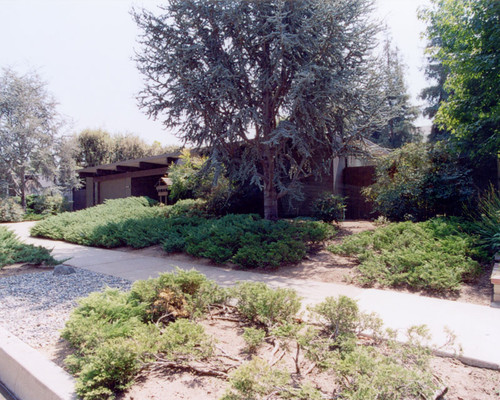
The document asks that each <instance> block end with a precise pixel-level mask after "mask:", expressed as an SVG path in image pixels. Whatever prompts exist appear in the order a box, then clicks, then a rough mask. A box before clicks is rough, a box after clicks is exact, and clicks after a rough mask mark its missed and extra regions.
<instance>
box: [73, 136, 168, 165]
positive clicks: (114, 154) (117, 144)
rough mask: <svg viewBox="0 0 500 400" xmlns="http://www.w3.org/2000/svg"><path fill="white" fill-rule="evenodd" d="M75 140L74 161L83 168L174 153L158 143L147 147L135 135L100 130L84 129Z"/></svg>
mask: <svg viewBox="0 0 500 400" xmlns="http://www.w3.org/2000/svg"><path fill="white" fill-rule="evenodd" d="M75 140H76V143H77V144H76V146H77V150H76V154H75V159H76V161H77V163H78V164H79V165H81V166H82V167H84V168H85V167H95V166H96V165H102V164H109V163H114V162H118V161H125V160H132V159H134V158H143V157H148V156H154V155H159V154H163V153H167V152H169V151H174V148H171V147H163V146H162V145H161V144H160V143H159V142H154V143H153V144H152V145H149V144H147V143H146V142H145V141H144V140H143V139H141V138H140V137H139V136H137V135H133V134H125V135H121V134H116V135H111V134H109V133H108V132H106V131H104V130H102V129H85V130H83V131H82V132H80V133H79V134H78V135H76V139H75Z"/></svg>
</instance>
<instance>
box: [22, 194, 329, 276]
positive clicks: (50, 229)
mask: <svg viewBox="0 0 500 400" xmlns="http://www.w3.org/2000/svg"><path fill="white" fill-rule="evenodd" d="M333 233H334V228H333V227H332V226H331V225H329V224H325V223H323V222H317V221H301V220H294V221H285V220H281V221H277V222H274V221H267V220H264V219H262V218H260V217H259V216H258V215H255V214H229V215H226V216H224V217H221V218H214V217H210V216H207V215H206V213H205V211H204V208H203V202H202V201H199V200H181V201H179V202H177V203H176V204H175V205H173V206H166V207H164V206H155V203H154V202H152V201H151V200H150V199H147V198H144V197H142V198H133V197H132V198H127V199H118V200H109V201H107V202H105V203H104V204H102V205H98V206H95V207H92V208H87V209H85V210H82V211H77V212H74V213H63V214H59V215H56V216H52V217H49V218H47V219H46V220H44V221H41V222H39V223H38V224H37V225H35V226H34V227H33V228H32V230H31V234H32V235H33V236H42V237H48V238H51V239H56V240H65V241H68V242H71V243H77V244H81V245H86V246H98V247H106V248H113V247H119V246H131V247H134V248H142V247H147V246H152V245H158V244H161V245H162V247H163V249H164V250H165V251H166V252H185V253H188V254H191V255H193V256H196V257H205V258H209V259H210V260H213V261H214V262H216V263H224V262H227V261H231V262H233V263H235V264H238V265H242V266H245V267H250V268H253V267H268V266H271V267H275V266H278V265H280V264H283V263H288V262H297V261H300V260H301V259H302V258H304V256H305V255H306V252H307V251H308V250H309V249H311V247H312V246H314V245H315V244H316V243H318V242H321V241H323V240H325V239H326V238H328V237H329V236H331V235H332V234H333Z"/></svg>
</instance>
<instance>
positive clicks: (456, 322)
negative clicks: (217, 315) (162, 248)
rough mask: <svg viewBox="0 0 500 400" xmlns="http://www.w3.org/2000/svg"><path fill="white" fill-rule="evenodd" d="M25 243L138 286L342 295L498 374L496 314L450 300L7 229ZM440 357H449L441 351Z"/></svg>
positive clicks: (315, 298) (309, 299)
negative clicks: (194, 275)
mask: <svg viewBox="0 0 500 400" xmlns="http://www.w3.org/2000/svg"><path fill="white" fill-rule="evenodd" d="M6 225H8V226H9V228H11V229H12V230H14V231H15V232H16V233H17V235H18V236H19V237H20V238H22V239H23V240H25V241H26V242H27V243H33V244H37V245H42V246H44V247H47V248H51V249H53V255H54V256H55V257H56V258H58V259H63V258H70V259H69V260H68V261H66V262H65V264H68V265H71V266H74V267H79V268H85V269H88V270H91V271H96V272H100V273H105V274H109V275H114V276H117V277H121V278H125V279H130V280H138V279H147V278H151V277H156V276H157V275H158V274H160V273H163V272H170V271H173V270H174V269H175V268H176V267H179V268H182V269H191V268H195V269H197V270H198V271H200V272H201V273H203V274H205V275H206V276H207V277H208V278H209V279H213V280H215V281H216V282H218V283H219V284H221V285H232V284H234V283H235V282H236V281H245V280H251V281H259V282H265V283H267V284H269V285H270V286H273V287H287V288H292V289H295V290H296V291H297V292H298V293H299V295H300V296H302V297H303V303H305V304H314V303H318V302H321V301H323V300H324V299H325V298H326V297H328V296H338V295H341V294H342V295H346V296H350V297H352V298H354V299H356V300H357V301H358V304H359V306H360V308H361V309H362V310H363V311H367V312H376V313H378V314H379V315H380V317H381V318H382V319H383V321H384V323H385V326H387V327H390V328H393V329H397V330H398V332H399V333H400V335H401V336H400V337H401V338H403V337H404V335H403V334H404V332H405V331H406V329H407V328H408V327H410V326H413V325H421V324H425V325H427V326H428V328H429V330H430V332H431V334H432V338H433V343H434V344H435V345H436V346H442V345H443V344H445V343H446V342H447V339H448V335H447V334H446V330H447V329H448V330H450V331H451V332H453V333H454V334H455V335H456V344H457V345H460V346H461V347H462V353H461V359H462V360H463V361H465V362H467V363H469V364H471V365H477V366H485V367H488V368H493V369H497V370H500V309H498V308H491V307H487V306H480V305H475V304H468V303H462V302H456V301H449V300H440V299H434V298H428V297H422V296H418V295H413V294H406V293H399V292H394V291H384V290H377V289H362V288H358V287H354V286H347V285H340V284H333V283H323V282H316V281H308V280H300V279H290V278H284V277H279V276H273V275H264V274H259V273H254V272H248V271H234V270H229V269H224V268H218V267H215V266H207V265H201V263H200V264H198V263H196V262H192V263H191V262H185V261H182V262H180V261H178V260H174V259H170V258H169V257H161V258H159V257H149V256H142V255H139V254H134V253H133V252H132V253H129V252H122V251H116V250H105V249H98V248H92V247H85V246H79V245H74V244H69V243H65V242H59V241H51V240H42V239H36V238H31V237H29V228H30V227H31V226H32V225H33V223H26V222H24V223H17V224H6ZM445 352H449V349H448V350H445Z"/></svg>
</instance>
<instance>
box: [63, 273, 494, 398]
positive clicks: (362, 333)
mask: <svg viewBox="0 0 500 400" xmlns="http://www.w3.org/2000/svg"><path fill="white" fill-rule="evenodd" d="M300 308H301V307H300V299H299V298H298V297H297V295H296V294H295V292H294V291H292V290H289V289H277V290H272V289H269V288H268V287H267V286H265V285H264V284H261V283H243V284H240V285H237V286H236V287H235V288H233V289H229V290H227V289H222V288H220V287H218V286H217V285H216V284H215V283H213V282H211V281H208V280H206V279H205V278H204V277H203V276H202V275H201V274H199V273H197V272H194V271H190V272H186V271H178V272H177V273H174V274H164V275H162V276H160V277H159V278H156V279H150V280H148V281H138V282H136V283H135V284H134V285H133V287H132V289H131V291H130V292H121V291H117V290H111V289H110V290H107V291H105V292H100V293H94V294H92V295H91V296H89V297H88V298H86V299H83V300H81V301H80V305H79V307H78V308H77V309H76V310H75V311H74V312H73V314H72V316H71V318H70V319H69V321H68V323H67V324H66V328H65V329H64V331H63V334H62V335H63V337H64V338H65V339H66V340H68V341H69V343H70V344H71V345H72V347H73V348H74V353H73V355H71V356H69V357H68V358H67V360H66V365H67V367H68V368H69V369H70V370H71V371H73V373H75V374H76V375H77V377H78V384H77V390H78V392H79V394H80V395H81V396H83V398H84V399H108V398H113V397H114V396H115V395H116V394H119V393H120V392H123V391H126V390H127V389H128V388H129V387H130V386H131V385H132V383H133V381H134V380H135V379H136V378H137V377H139V379H138V381H139V382H141V379H142V380H144V379H146V380H147V379H148V378H145V377H152V376H155V377H156V379H158V376H160V375H164V376H165V379H166V380H167V381H168V380H169V379H175V378H173V374H174V375H177V374H179V375H180V376H182V377H183V379H185V378H186V376H185V375H183V372H189V373H191V374H193V375H194V376H197V377H198V382H199V385H200V386H201V387H204V385H206V387H205V388H206V389H207V390H208V391H207V392H205V397H204V398H208V399H225V400H229V399H323V398H337V397H339V396H340V397H341V398H350V399H373V398H375V396H380V395H383V398H385V399H401V398H407V399H435V398H437V397H438V395H439V394H441V393H444V392H445V391H447V384H446V382H444V381H443V379H442V378H441V377H440V376H439V375H436V374H433V373H432V370H431V367H430V365H431V362H433V359H432V356H431V353H430V349H429V348H427V347H426V346H425V344H426V343H427V341H428V339H429V338H428V337H427V333H426V329H425V327H414V328H411V329H410V330H409V331H408V335H409V341H408V343H407V344H401V343H398V342H397V341H395V339H394V334H393V333H391V332H390V331H385V330H384V329H382V321H380V320H379V319H378V318H377V317H376V316H374V315H366V314H363V313H361V312H359V310H358V308H357V305H356V303H355V302H354V301H353V300H351V299H349V298H347V297H339V298H336V299H335V298H328V299H326V300H325V301H324V302H323V303H321V304H319V305H317V306H315V307H313V308H310V309H309V314H308V316H309V317H308V321H309V322H305V320H304V319H303V316H302V315H300V314H299V310H300ZM367 334H368V335H369V336H367ZM218 339H221V340H218ZM141 376H142V377H143V378H140V377H141ZM491 376H493V375H491ZM205 377H206V379H208V381H207V382H205ZM193 379H194V378H193ZM174 387H178V385H177V386H175V385H174ZM492 387H494V384H493V386H492ZM209 388H210V389H209ZM137 390H138V389H137V387H135V388H133V389H132V392H133V393H135V395H137V393H141V391H140V390H139V392H137ZM186 390H187V393H189V392H190V391H192V390H191V389H186ZM483 390H484V393H486V394H488V393H490V390H488V389H487V388H483ZM134 391H135V392H134ZM488 395H489V394H488ZM124 398H130V399H131V398H133V395H131V397H127V395H126V394H125V397H124ZM178 398H195V397H190V396H189V395H188V397H184V396H178ZM484 398H487V397H484ZM492 398H493V397H492Z"/></svg>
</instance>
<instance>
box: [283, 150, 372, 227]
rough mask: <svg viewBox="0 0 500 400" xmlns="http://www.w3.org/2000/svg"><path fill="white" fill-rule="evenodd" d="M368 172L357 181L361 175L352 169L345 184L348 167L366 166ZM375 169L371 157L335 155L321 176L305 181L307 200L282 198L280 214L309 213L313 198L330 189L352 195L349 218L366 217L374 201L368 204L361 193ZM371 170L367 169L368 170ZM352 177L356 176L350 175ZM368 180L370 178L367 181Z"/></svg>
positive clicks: (303, 214)
mask: <svg viewBox="0 0 500 400" xmlns="http://www.w3.org/2000/svg"><path fill="white" fill-rule="evenodd" d="M366 167H368V169H367V170H365V175H367V179H364V178H363V179H364V180H361V181H359V182H356V179H358V178H359V179H360V178H361V176H359V177H357V176H356V174H355V173H354V175H353V173H352V172H351V173H350V174H348V175H347V176H348V179H349V181H348V182H347V184H346V181H345V179H346V174H345V170H346V169H350V168H353V169H356V168H366ZM373 170H374V167H373V161H371V160H369V159H362V158H355V157H351V156H348V157H336V158H335V159H334V160H333V161H332V165H331V169H330V173H328V174H325V175H323V177H322V179H318V180H316V179H314V178H312V177H311V178H308V179H306V180H304V181H303V184H304V188H303V194H304V200H303V201H302V202H297V201H294V202H292V203H291V204H290V201H289V199H288V198H287V197H285V198H283V199H281V200H280V204H279V214H280V215H281V216H284V217H297V216H308V215H311V214H312V205H313V203H314V201H315V200H316V199H317V198H318V197H319V196H320V195H321V194H323V193H325V192H330V193H333V194H336V195H339V196H347V197H350V198H351V200H348V201H347V207H348V208H347V213H348V215H352V216H349V218H363V217H365V218H367V217H369V214H370V212H371V205H369V204H368V203H366V204H365V201H364V197H363V196H362V195H361V192H360V190H361V187H362V186H367V185H369V184H371V179H372V172H373ZM366 171H368V172H366ZM351 177H352V178H353V179H351ZM366 182H370V183H368V184H366V185H365V183H366ZM357 207H361V208H360V210H359V213H357V214H356V212H353V213H351V214H349V209H351V210H354V209H356V208H357Z"/></svg>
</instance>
